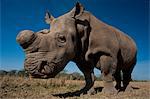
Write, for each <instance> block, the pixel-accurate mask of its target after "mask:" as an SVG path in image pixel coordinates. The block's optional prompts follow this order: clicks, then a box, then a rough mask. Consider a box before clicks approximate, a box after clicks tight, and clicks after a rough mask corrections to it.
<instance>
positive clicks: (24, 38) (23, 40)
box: [16, 30, 36, 49]
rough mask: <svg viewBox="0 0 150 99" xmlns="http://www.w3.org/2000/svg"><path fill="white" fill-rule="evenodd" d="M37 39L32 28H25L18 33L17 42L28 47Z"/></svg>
mask: <svg viewBox="0 0 150 99" xmlns="http://www.w3.org/2000/svg"><path fill="white" fill-rule="evenodd" d="M35 39H36V34H35V33H34V32H33V31H30V30H23V31H21V32H20V33H19V34H18V35H17V38H16V40H17V42H18V43H19V44H20V45H21V46H22V47H23V48H24V49H26V48H27V47H28V46H29V45H31V44H32V43H33V42H34V40H35Z"/></svg>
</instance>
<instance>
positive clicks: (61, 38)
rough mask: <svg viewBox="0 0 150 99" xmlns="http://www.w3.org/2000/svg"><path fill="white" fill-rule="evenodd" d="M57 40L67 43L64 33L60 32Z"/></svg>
mask: <svg viewBox="0 0 150 99" xmlns="http://www.w3.org/2000/svg"><path fill="white" fill-rule="evenodd" d="M57 40H58V42H61V43H65V42H66V37H65V36H64V35H62V34H58V35H57Z"/></svg>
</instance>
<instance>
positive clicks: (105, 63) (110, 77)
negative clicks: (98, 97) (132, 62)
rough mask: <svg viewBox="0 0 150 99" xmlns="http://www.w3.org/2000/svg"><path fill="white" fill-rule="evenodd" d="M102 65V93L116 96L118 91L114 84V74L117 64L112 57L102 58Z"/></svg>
mask: <svg viewBox="0 0 150 99" xmlns="http://www.w3.org/2000/svg"><path fill="white" fill-rule="evenodd" d="M100 64H101V72H102V79H103V84H104V88H103V90H102V92H103V93H108V94H116V93H117V92H118V91H117V90H116V88H115V86H114V84H113V81H114V74H115V71H116V62H115V61H114V60H113V58H112V57H110V56H101V57H100Z"/></svg>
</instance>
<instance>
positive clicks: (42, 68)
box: [24, 55, 67, 78]
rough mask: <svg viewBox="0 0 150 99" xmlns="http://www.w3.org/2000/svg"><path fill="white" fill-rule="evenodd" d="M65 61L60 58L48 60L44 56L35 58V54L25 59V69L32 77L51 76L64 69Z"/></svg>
mask: <svg viewBox="0 0 150 99" xmlns="http://www.w3.org/2000/svg"><path fill="white" fill-rule="evenodd" d="M66 63H67V62H66V61H65V60H63V59H62V58H61V59H57V61H56V60H51V61H50V60H49V59H46V58H41V59H37V57H36V55H35V56H32V57H28V58H26V59H25V64H24V67H25V70H27V71H28V72H29V74H30V75H31V77H33V78H53V77H55V76H56V75H57V74H58V73H59V72H60V71H61V70H63V69H64V67H65V65H66Z"/></svg>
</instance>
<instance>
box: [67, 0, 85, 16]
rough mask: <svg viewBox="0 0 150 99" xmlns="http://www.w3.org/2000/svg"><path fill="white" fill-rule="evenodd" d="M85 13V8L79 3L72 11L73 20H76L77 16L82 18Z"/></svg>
mask: <svg viewBox="0 0 150 99" xmlns="http://www.w3.org/2000/svg"><path fill="white" fill-rule="evenodd" d="M83 11H84V7H83V6H82V5H81V3H79V2H77V3H76V5H75V7H74V8H73V9H72V10H71V11H70V15H71V17H73V18H76V17H77V16H80V15H81V14H82V13H83Z"/></svg>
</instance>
